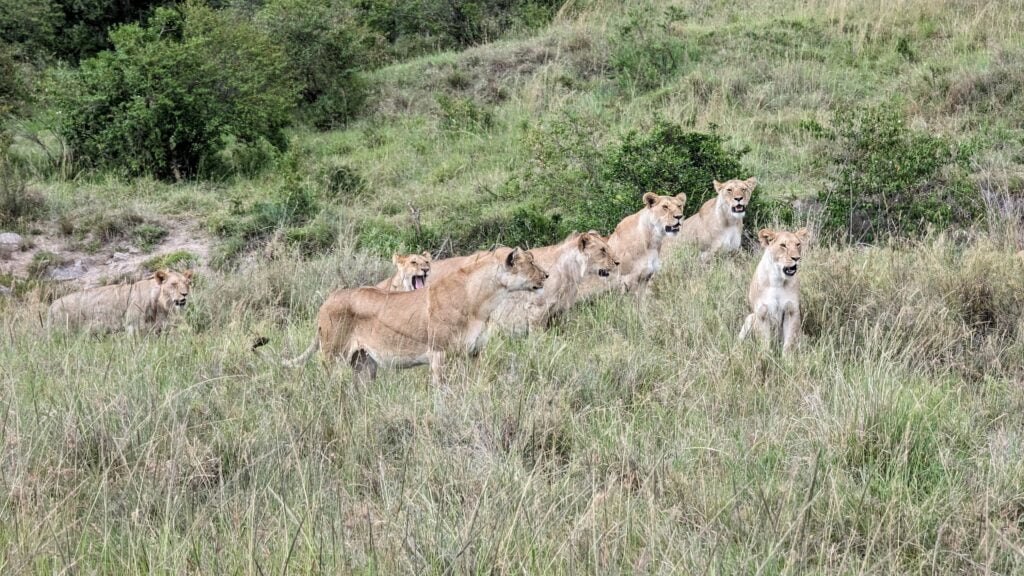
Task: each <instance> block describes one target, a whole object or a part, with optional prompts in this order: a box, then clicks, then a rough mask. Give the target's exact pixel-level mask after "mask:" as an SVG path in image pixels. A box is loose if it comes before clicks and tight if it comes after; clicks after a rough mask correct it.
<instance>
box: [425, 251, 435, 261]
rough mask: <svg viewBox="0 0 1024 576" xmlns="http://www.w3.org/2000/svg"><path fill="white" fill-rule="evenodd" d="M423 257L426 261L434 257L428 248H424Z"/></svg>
mask: <svg viewBox="0 0 1024 576" xmlns="http://www.w3.org/2000/svg"><path fill="white" fill-rule="evenodd" d="M423 257H424V258H426V259H427V260H428V261H429V260H433V259H434V257H433V256H431V255H430V250H424V252H423Z"/></svg>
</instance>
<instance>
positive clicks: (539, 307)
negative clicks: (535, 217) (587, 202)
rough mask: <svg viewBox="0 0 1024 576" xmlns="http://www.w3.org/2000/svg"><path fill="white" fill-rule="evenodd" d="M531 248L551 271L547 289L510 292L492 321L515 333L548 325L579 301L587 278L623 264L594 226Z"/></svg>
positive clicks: (542, 264)
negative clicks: (552, 244) (550, 243)
mask: <svg viewBox="0 0 1024 576" xmlns="http://www.w3.org/2000/svg"><path fill="white" fill-rule="evenodd" d="M530 252H533V254H534V257H535V258H536V260H537V264H538V265H540V267H541V268H543V269H544V270H545V271H546V272H547V273H548V275H549V277H548V280H547V281H546V282H545V283H544V290H543V291H541V292H539V293H528V292H515V293H512V294H509V296H508V298H506V299H505V301H504V302H502V303H501V304H500V305H499V306H498V308H497V309H496V310H495V311H494V314H492V317H491V319H492V324H494V325H495V326H496V327H498V328H500V329H502V330H504V331H505V332H507V333H509V334H513V335H521V334H524V333H526V332H528V331H530V330H537V329H543V328H546V327H547V325H548V323H549V322H550V321H551V319H552V318H553V317H555V316H557V315H558V314H562V313H564V312H565V311H566V310H568V309H569V308H570V307H572V305H573V304H575V303H576V301H577V299H578V296H579V288H580V284H581V283H582V282H583V281H584V279H586V278H588V277H597V278H608V277H610V276H611V274H612V273H613V272H615V270H616V269H617V268H618V266H619V261H618V260H617V259H616V257H615V253H614V251H613V250H612V249H611V247H610V246H609V245H608V241H607V240H606V239H604V238H602V237H601V235H600V234H599V233H597V232H596V231H594V230H591V231H589V232H585V233H583V234H572V235H571V236H569V237H568V238H566V239H565V240H564V241H563V242H561V243H559V244H555V245H554V246H544V247H542V248H533V249H531V250H530Z"/></svg>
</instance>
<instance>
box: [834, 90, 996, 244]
mask: <svg viewBox="0 0 1024 576" xmlns="http://www.w3.org/2000/svg"><path fill="white" fill-rule="evenodd" d="M829 136H830V137H831V138H832V139H833V140H834V145H833V163H834V166H835V170H834V172H833V173H832V175H831V178H830V185H829V187H828V188H827V189H826V190H825V191H823V192H822V193H821V194H820V200H821V202H822V204H823V206H824V212H823V219H822V227H823V230H824V231H825V232H826V234H828V235H830V236H831V237H833V238H837V239H842V240H848V241H853V242H874V241H878V240H884V239H887V238H892V237H914V236H919V235H921V234H922V233H924V232H925V231H926V230H928V229H929V228H930V227H934V228H937V229H946V228H949V227H966V226H971V225H973V224H975V223H978V222H981V221H983V220H984V218H985V203H984V199H983V198H982V196H981V191H980V189H979V187H978V186H976V185H975V184H974V183H972V182H971V181H970V179H969V173H968V163H969V162H970V159H971V157H972V155H973V152H974V150H973V148H972V146H970V145H958V144H956V143H954V142H953V141H951V140H950V139H948V138H945V137H942V136H937V135H934V134H929V133H927V132H922V131H918V130H913V129H911V128H910V127H909V126H908V125H907V119H906V115H905V113H904V112H903V109H902V108H901V107H900V106H899V105H897V104H895V103H886V104H882V105H878V106H868V107H855V108H841V109H839V110H838V111H837V112H836V113H835V115H834V121H833V132H831V133H830V134H829Z"/></svg>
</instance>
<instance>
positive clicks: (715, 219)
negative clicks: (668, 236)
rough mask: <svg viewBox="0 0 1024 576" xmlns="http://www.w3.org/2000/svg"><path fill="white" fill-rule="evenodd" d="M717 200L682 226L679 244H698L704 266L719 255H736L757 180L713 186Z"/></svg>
mask: <svg viewBox="0 0 1024 576" xmlns="http://www.w3.org/2000/svg"><path fill="white" fill-rule="evenodd" d="M712 184H714V186H715V192H717V193H718V196H716V197H715V198H712V199H710V200H708V201H707V202H705V203H704V205H703V206H701V207H700V211H698V212H697V213H696V214H693V215H692V216H690V217H689V218H687V219H686V220H685V221H684V222H683V227H682V229H681V230H680V231H679V240H687V241H690V242H694V243H696V244H697V247H698V248H699V249H700V259H701V261H703V262H706V261H707V260H708V258H710V257H711V256H712V255H713V254H715V253H716V252H718V251H725V252H735V251H737V250H739V249H740V239H741V238H742V237H743V217H744V216H746V215H747V205H748V204H749V203H750V195H751V194H752V193H753V192H754V188H755V187H756V186H757V179H756V178H748V179H746V180H729V181H728V182H726V183H724V184H723V183H721V182H719V181H718V180H714V181H713V182H712Z"/></svg>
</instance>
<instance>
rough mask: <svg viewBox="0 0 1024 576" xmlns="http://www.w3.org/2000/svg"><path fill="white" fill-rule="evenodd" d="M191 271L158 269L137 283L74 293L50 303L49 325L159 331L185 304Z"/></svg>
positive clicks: (99, 330) (93, 329) (104, 329)
mask: <svg viewBox="0 0 1024 576" xmlns="http://www.w3.org/2000/svg"><path fill="white" fill-rule="evenodd" d="M191 283H192V271H191V270H187V271H185V272H183V273H178V272H173V271H170V270H157V271H156V272H155V273H153V275H152V276H150V277H148V278H146V279H144V280H139V281H138V282H135V283H134V284H112V285H110V286H100V287H98V288H90V289H88V290H82V291H80V292H73V293H71V294H68V295H67V296H64V297H63V298H59V299H57V300H55V301H54V302H53V304H51V305H50V311H49V314H48V315H47V322H46V323H47V327H49V328H57V327H62V328H68V329H86V330H88V331H89V332H93V333H103V332H114V331H117V330H120V329H122V328H123V329H125V330H127V331H128V333H129V334H134V333H135V332H153V333H159V332H160V331H162V330H163V328H164V326H165V324H166V323H167V319H168V316H169V315H170V313H171V311H172V310H180V309H182V308H184V307H185V304H186V301H187V300H186V299H187V298H188V291H189V288H190V286H191Z"/></svg>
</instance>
